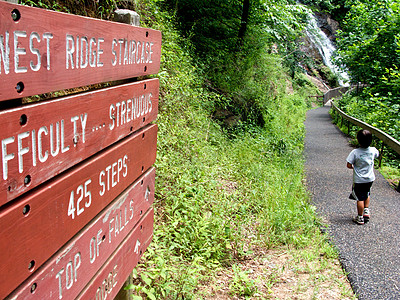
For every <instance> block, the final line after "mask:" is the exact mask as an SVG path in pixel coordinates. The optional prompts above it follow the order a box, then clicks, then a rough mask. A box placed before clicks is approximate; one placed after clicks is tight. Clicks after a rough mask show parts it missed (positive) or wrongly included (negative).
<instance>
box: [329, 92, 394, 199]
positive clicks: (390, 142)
mask: <svg viewBox="0 0 400 300" xmlns="http://www.w3.org/2000/svg"><path fill="white" fill-rule="evenodd" d="M327 93H329V91H328V92H327ZM325 95H326V94H325ZM332 98H334V97H332ZM332 98H330V99H332ZM335 98H336V97H335ZM330 99H328V100H327V101H329V100H330ZM324 100H325V98H324ZM331 105H332V109H333V110H334V111H336V112H337V113H338V114H339V115H340V116H341V118H342V119H341V120H343V119H345V120H347V134H350V130H351V128H350V127H351V126H350V123H351V124H354V125H356V126H358V127H360V128H363V129H367V130H369V131H370V132H371V133H372V134H373V135H374V136H375V137H376V138H378V139H379V140H381V141H382V146H381V150H380V156H379V163H378V166H379V167H381V163H382V156H383V150H384V145H386V146H388V147H390V148H391V149H392V150H394V151H395V152H396V153H398V154H400V142H399V141H398V140H396V139H395V138H393V137H392V136H390V135H388V134H387V133H385V132H383V131H382V130H380V129H378V128H376V127H374V126H372V125H369V124H367V123H365V122H363V121H361V120H359V119H356V118H354V117H352V116H349V115H347V114H346V113H344V112H343V111H342V110H341V109H340V108H338V107H337V106H336V105H335V103H334V102H333V101H332V102H331ZM341 125H342V123H341ZM396 190H397V191H398V192H400V181H399V184H398V186H397V187H396Z"/></svg>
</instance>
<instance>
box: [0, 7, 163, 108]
mask: <svg viewBox="0 0 400 300" xmlns="http://www.w3.org/2000/svg"><path fill="white" fill-rule="evenodd" d="M0 20H1V22H0V82H1V90H0V101H2V100H8V99H13V98H20V97H27V96H31V95H37V94H43V93H47V92H50V91H56V90H63V89H68V88H74V87H79V86H85V85H90V84H94V83H100V82H107V81H113V80H119V79H125V78H132V77H137V76H142V75H148V74H155V73H157V72H158V70H159V67H160V56H161V32H160V31H157V30H153V29H148V28H141V27H135V26H131V25H128V24H121V23H115V22H110V21H103V20H98V19H91V18H86V17H80V16H75V15H70V14H64V13H59V12H54V11H48V10H43V9H38V8H32V7H28V6H22V5H17V4H11V3H7V2H3V1H0Z"/></svg>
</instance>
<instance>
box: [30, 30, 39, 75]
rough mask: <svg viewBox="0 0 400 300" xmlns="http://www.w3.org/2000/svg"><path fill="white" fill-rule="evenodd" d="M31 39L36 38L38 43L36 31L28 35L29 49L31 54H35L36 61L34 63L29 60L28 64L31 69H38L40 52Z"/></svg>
mask: <svg viewBox="0 0 400 300" xmlns="http://www.w3.org/2000/svg"><path fill="white" fill-rule="evenodd" d="M33 39H36V40H37V41H38V42H39V43H40V36H39V34H38V33H37V32H32V33H31V35H30V37H29V49H30V50H31V52H32V53H33V54H35V55H36V56H37V63H36V65H35V64H34V63H33V61H31V63H30V66H31V69H32V71H39V70H40V66H41V60H40V52H39V49H37V48H34V47H33Z"/></svg>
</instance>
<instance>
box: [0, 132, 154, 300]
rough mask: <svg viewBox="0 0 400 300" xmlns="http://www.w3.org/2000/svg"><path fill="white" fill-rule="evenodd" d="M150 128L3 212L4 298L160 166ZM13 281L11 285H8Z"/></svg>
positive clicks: (0, 291)
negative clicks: (157, 163) (132, 186)
mask: <svg viewBox="0 0 400 300" xmlns="http://www.w3.org/2000/svg"><path fill="white" fill-rule="evenodd" d="M156 145H157V126H156V125H148V126H147V127H145V128H144V129H142V130H139V131H138V132H136V133H135V134H132V135H131V136H129V137H128V138H126V139H124V140H122V141H120V142H118V143H117V144H115V145H114V146H113V147H112V148H109V149H106V150H105V151H103V152H101V153H99V154H98V155H96V156H94V157H92V158H90V159H89V160H87V161H85V162H83V163H82V164H80V165H77V166H76V167H73V168H72V169H70V170H68V171H67V172H66V173H63V174H61V175H60V176H57V177H55V178H54V179H52V180H50V181H47V183H45V184H44V185H42V186H40V188H39V189H36V190H34V191H32V192H31V193H28V194H27V195H24V196H22V197H21V198H19V199H18V200H17V201H16V202H14V203H13V205H12V206H9V205H6V206H4V207H3V209H2V210H1V212H0V253H1V256H2V261H1V264H0V298H1V297H2V296H3V295H4V294H7V293H9V292H11V291H8V290H7V289H8V288H9V286H15V287H16V286H18V285H19V284H20V283H21V282H22V281H23V280H25V279H26V278H28V277H29V276H30V275H31V274H32V273H33V271H35V270H36V269H37V268H39V267H40V266H41V265H42V264H43V263H44V262H45V261H46V260H48V259H49V258H50V257H51V256H52V255H53V254H54V253H56V252H57V251H58V250H59V249H60V248H61V247H62V246H63V245H64V244H65V243H66V242H67V241H68V240H69V239H71V238H72V237H73V236H74V235H75V234H77V233H78V232H79V231H80V230H81V229H82V228H83V227H84V226H86V225H87V224H88V223H89V222H90V221H91V220H92V219H93V218H94V217H95V216H96V215H97V214H98V213H100V212H101V211H102V210H103V209H104V208H105V207H106V206H107V205H108V204H109V203H111V202H112V201H113V200H114V199H115V198H116V197H117V196H118V195H119V194H120V193H121V192H122V191H124V190H125V189H126V188H127V187H128V186H129V185H130V184H131V183H132V182H134V181H135V180H136V179H137V178H138V177H139V176H141V175H142V174H143V173H144V172H145V171H146V170H148V169H149V168H150V167H151V166H152V165H153V164H154V162H155V158H156ZM5 282H7V284H4V283H5Z"/></svg>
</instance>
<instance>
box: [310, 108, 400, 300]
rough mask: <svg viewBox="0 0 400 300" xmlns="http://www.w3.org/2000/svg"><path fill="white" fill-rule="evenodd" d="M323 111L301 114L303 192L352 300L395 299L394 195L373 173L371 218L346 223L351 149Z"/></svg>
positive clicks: (398, 285)
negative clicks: (353, 295)
mask: <svg viewBox="0 0 400 300" xmlns="http://www.w3.org/2000/svg"><path fill="white" fill-rule="evenodd" d="M329 109H330V107H326V106H325V107H320V108H317V109H313V110H310V111H308V112H307V118H306V121H305V127H306V138H305V150H304V151H305V159H306V163H305V167H306V178H307V188H308V190H309V191H310V193H311V195H312V201H313V204H314V205H315V206H316V207H317V213H318V215H319V216H320V217H321V218H322V219H323V220H324V222H326V224H327V225H328V233H329V235H330V236H331V239H332V242H333V244H334V245H335V246H336V247H337V249H338V251H339V259H340V261H341V263H342V265H343V267H344V270H345V271H346V272H347V273H348V278H349V280H350V283H351V285H352V287H353V290H354V292H355V293H356V294H357V295H358V298H359V299H368V300H373V299H379V300H381V299H400V193H398V192H396V191H395V190H394V189H393V188H392V187H391V186H390V184H389V183H388V182H387V181H386V180H385V179H384V177H383V176H382V175H381V174H380V173H379V172H378V171H377V170H375V175H376V180H375V182H374V184H373V185H372V190H371V203H370V211H371V219H370V221H369V222H368V223H366V224H365V225H357V224H355V223H353V222H352V218H353V217H354V216H355V215H356V214H357V210H356V202H355V201H354V200H350V199H348V196H349V194H350V192H351V185H352V170H350V169H347V168H346V158H347V155H348V154H349V153H350V151H351V150H352V149H353V148H352V146H351V145H350V144H349V139H348V138H347V137H346V136H345V135H344V134H343V133H342V132H340V131H339V130H338V129H337V127H336V126H335V125H333V124H332V119H331V117H330V115H329ZM397 213H399V215H398V214H397Z"/></svg>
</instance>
